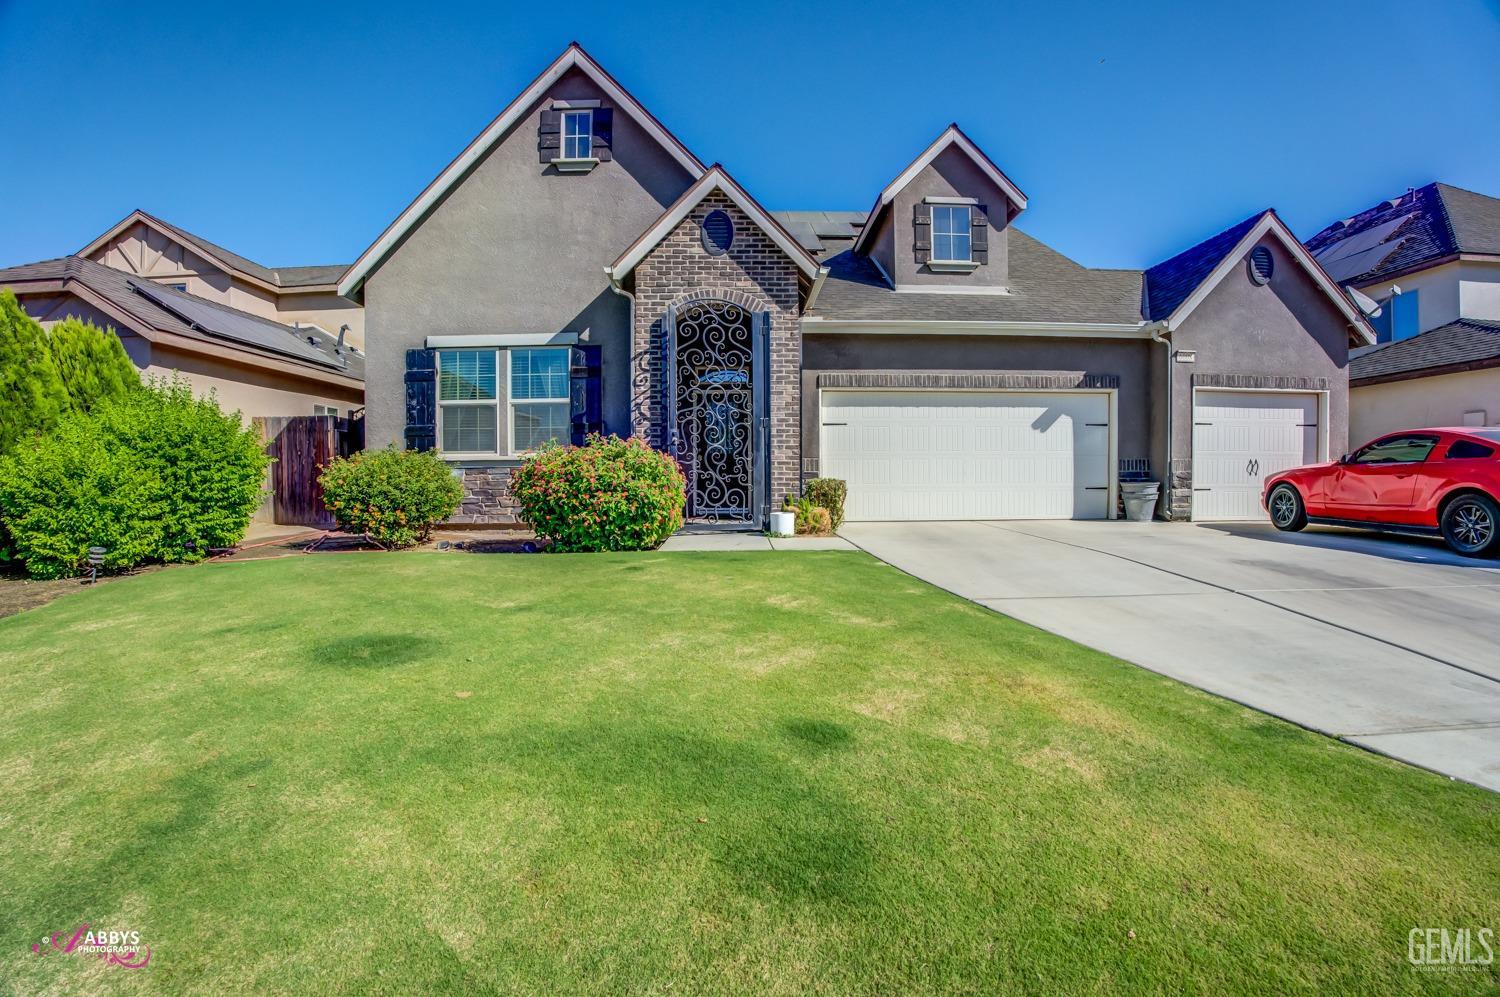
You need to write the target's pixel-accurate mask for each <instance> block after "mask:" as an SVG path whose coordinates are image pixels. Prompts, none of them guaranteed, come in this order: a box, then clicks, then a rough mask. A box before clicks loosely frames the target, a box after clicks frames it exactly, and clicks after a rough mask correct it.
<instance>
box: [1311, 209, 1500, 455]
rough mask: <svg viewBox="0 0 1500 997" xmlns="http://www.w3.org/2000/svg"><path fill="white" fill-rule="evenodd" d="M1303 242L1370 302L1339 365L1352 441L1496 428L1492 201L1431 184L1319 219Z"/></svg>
mask: <svg viewBox="0 0 1500 997" xmlns="http://www.w3.org/2000/svg"><path fill="white" fill-rule="evenodd" d="M1307 248H1308V249H1309V250H1310V251H1311V252H1312V253H1313V255H1314V256H1316V257H1317V259H1318V260H1319V261H1320V262H1321V263H1322V264H1323V266H1324V267H1325V268H1326V269H1327V270H1328V271H1329V273H1330V274H1331V275H1332V276H1333V277H1334V278H1335V279H1336V280H1337V281H1338V282H1339V283H1340V284H1343V285H1345V286H1348V287H1353V288H1355V289H1357V290H1358V291H1360V292H1361V293H1363V294H1365V295H1367V296H1368V297H1370V298H1372V299H1374V301H1375V302H1376V303H1377V304H1379V305H1380V307H1381V312H1380V314H1379V315H1378V316H1376V317H1375V318H1374V319H1373V320H1372V324H1373V325H1374V326H1375V328H1376V330H1377V333H1378V338H1379V343H1380V345H1378V346H1376V347H1374V348H1371V349H1366V350H1361V351H1356V353H1355V355H1354V358H1353V359H1352V360H1351V361H1350V365H1349V379H1350V381H1349V383H1350V397H1349V405H1350V424H1349V435H1350V439H1351V442H1353V443H1355V444H1360V443H1364V442H1366V441H1368V440H1370V439H1373V438H1374V437H1376V436H1379V435H1381V434H1382V433H1386V432H1390V431H1393V430H1401V429H1414V428H1420V427H1423V426H1495V425H1500V198H1494V197H1489V196H1486V195H1484V194H1476V193H1474V192H1473V191H1468V190H1462V189H1461V188H1458V187H1451V186H1449V185H1448V184H1444V183H1430V184H1428V185H1427V186H1425V187H1418V188H1416V189H1413V190H1409V191H1407V192H1406V193H1405V194H1402V195H1401V196H1400V197H1396V198H1392V199H1391V200H1388V201H1382V202H1380V203H1379V204H1377V205H1375V206H1374V207H1373V208H1370V209H1368V210H1366V211H1362V212H1360V213H1359V214H1357V215H1355V216H1354V217H1352V218H1346V219H1344V220H1343V221H1340V222H1337V223H1335V224H1333V225H1330V226H1328V227H1327V228H1325V229H1324V230H1323V231H1321V232H1319V233H1318V234H1317V235H1315V236H1313V237H1312V238H1311V239H1309V240H1308V242H1307Z"/></svg>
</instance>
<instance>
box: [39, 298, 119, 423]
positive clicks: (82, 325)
mask: <svg viewBox="0 0 1500 997" xmlns="http://www.w3.org/2000/svg"><path fill="white" fill-rule="evenodd" d="M47 348H48V350H49V352H51V354H52V360H53V362H54V363H55V364H56V365H57V373H58V375H59V376H60V377H61V378H62V383H63V390H64V391H66V392H67V395H68V406H69V408H71V409H72V410H73V411H75V412H89V411H92V410H93V409H95V408H97V407H98V406H99V405H101V404H103V403H104V402H106V401H109V400H110V399H114V398H123V397H124V396H125V395H128V394H130V393H131V392H132V391H138V390H139V389H140V387H141V375H140V374H139V373H138V372H137V371H136V367H135V364H134V363H132V362H131V360H130V357H129V356H127V355H126V353H125V347H124V345H123V344H121V342H120V337H119V336H118V335H116V334H115V331H114V330H113V329H101V328H99V327H98V326H97V325H94V324H93V323H92V322H84V321H81V320H79V319H76V318H66V319H63V320H62V321H61V322H59V323H57V324H56V325H54V326H53V327H52V328H51V329H50V330H49V331H48V333H47Z"/></svg>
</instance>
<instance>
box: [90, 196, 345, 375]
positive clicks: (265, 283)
mask: <svg viewBox="0 0 1500 997" xmlns="http://www.w3.org/2000/svg"><path fill="white" fill-rule="evenodd" d="M76 255H78V256H81V257H83V258H85V259H89V260H93V261H94V262H96V263H103V264H104V265H105V266H110V267H114V268H115V269H116V270H123V271H124V272H126V273H128V274H132V275H134V276H137V277H142V278H145V279H147V280H150V281H154V282H155V283H158V284H164V285H166V286H168V287H172V288H175V289H177V290H179V291H186V292H187V293H189V294H194V295H197V296H198V297H200V298H204V299H206V300H208V301H214V302H217V303H219V304H221V305H228V306H229V307H231V308H237V309H239V310H240V311H243V312H249V313H250V314H251V315H259V316H260V317H261V318H267V319H271V320H272V321H274V322H278V323H280V324H282V325H289V326H294V327H295V326H305V325H314V326H317V327H318V328H319V329H321V330H322V331H323V332H324V333H326V334H327V335H329V336H330V337H332V338H334V339H337V338H338V337H339V334H340V333H341V332H342V333H343V335H344V342H345V343H346V344H347V345H350V346H353V347H355V348H356V349H363V348H364V344H365V319H364V309H363V308H361V307H360V306H359V305H357V304H355V303H354V302H352V301H350V300H349V299H348V298H344V297H341V296H340V295H339V293H338V280H339V277H341V276H342V275H343V273H344V270H345V269H347V264H343V263H339V264H334V265H330V266H297V267H266V266H262V265H261V264H259V263H256V262H254V261H252V260H247V259H246V258H245V257H243V256H240V255H239V254H237V253H233V252H231V251H229V250H227V249H225V248H224V247H222V246H218V245H215V244H214V243H212V242H209V241H208V240H207V239H204V238H202V237H200V236H196V235H194V234H193V233H191V232H188V231H185V230H184V229H181V228H178V227H177V226H175V225H172V224H170V223H168V222H165V221H162V220H161V219H160V218H156V217H154V216H152V215H148V214H146V212H144V211H139V210H137V211H132V212H131V213H130V214H128V215H126V216H125V217H124V218H122V219H121V220H120V221H119V222H117V223H115V224H114V225H112V226H110V228H109V229H107V230H106V231H105V232H103V233H102V234H100V235H99V236H98V237H97V238H96V239H94V240H93V241H92V242H90V243H89V244H88V245H87V246H84V247H83V248H82V249H80V250H79V251H78V253H77V254H76Z"/></svg>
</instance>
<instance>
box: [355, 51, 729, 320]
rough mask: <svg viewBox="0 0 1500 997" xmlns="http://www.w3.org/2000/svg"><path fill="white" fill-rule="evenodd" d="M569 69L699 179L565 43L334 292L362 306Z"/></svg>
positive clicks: (672, 140)
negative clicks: (406, 247)
mask: <svg viewBox="0 0 1500 997" xmlns="http://www.w3.org/2000/svg"><path fill="white" fill-rule="evenodd" d="M573 68H577V69H579V70H581V71H582V72H584V73H586V74H587V75H588V76H589V77H590V78H592V79H593V80H594V82H595V83H596V84H598V85H599V87H600V88H601V89H603V90H604V91H605V93H607V94H609V96H610V98H611V99H612V100H614V102H615V105H616V106H617V107H619V108H620V109H621V110H623V111H625V112H626V113H627V114H630V115H631V116H632V117H634V118H635V119H636V120H637V122H638V123H639V124H640V125H641V126H642V127H643V128H644V129H645V130H646V132H647V133H648V134H650V135H651V136H652V138H654V139H656V141H657V142H658V143H659V144H660V145H661V146H662V147H663V148H664V149H666V151H667V153H668V154H669V155H670V156H672V158H673V159H674V160H676V161H677V163H678V164H679V165H681V166H682V167H683V169H684V170H686V171H687V173H688V175H689V176H691V177H692V178H693V179H694V180H697V179H699V178H700V177H702V176H703V174H704V172H705V167H704V165H703V163H702V162H701V161H700V160H699V159H698V157H697V156H695V155H693V153H692V152H691V151H689V149H688V147H687V146H685V145H683V144H682V142H681V141H679V140H678V139H677V137H676V136H675V135H673V134H672V133H671V132H669V131H667V129H666V127H665V126H664V125H662V123H661V122H660V121H658V120H657V119H656V118H655V116H653V115H652V114H651V112H649V111H647V110H646V108H645V107H644V106H642V105H641V103H640V102H639V101H637V100H636V99H635V98H634V97H633V96H631V94H630V92H629V91H627V90H626V89H625V88H624V87H622V86H621V85H620V84H619V82H617V81H616V80H615V78H614V77H612V76H610V75H609V73H608V72H606V71H605V70H604V67H602V66H600V65H599V64H598V63H597V62H595V61H594V59H593V58H592V57H591V56H590V55H589V54H588V53H587V52H585V51H584V50H583V47H582V46H580V45H579V44H578V43H577V42H573V43H571V44H569V45H568V47H567V48H566V49H565V50H564V51H563V53H562V55H560V56H558V57H557V58H556V59H554V60H553V61H552V63H551V64H550V65H549V66H548V67H547V68H546V69H544V70H542V72H541V74H540V75H539V76H537V77H536V79H534V80H532V82H531V83H530V85H528V86H527V87H526V89H525V90H522V91H521V93H520V94H519V95H518V96H517V97H516V98H515V99H514V100H512V101H511V102H510V103H509V104H507V105H506V106H505V108H504V109H503V110H502V111H501V112H500V113H499V114H498V115H496V116H495V118H494V120H492V121H491V122H490V123H489V124H488V125H486V126H485V127H484V129H483V130H482V131H481V132H480V133H479V134H478V135H476V136H475V137H474V139H473V141H471V142H470V143H469V144H468V145H467V146H465V147H464V150H463V151H462V152H460V153H459V154H458V156H457V157H455V158H454V159H453V161H452V162H450V163H449V164H448V165H447V166H446V167H444V168H443V170H442V172H440V173H439V174H438V175H437V177H435V178H434V179H433V181H432V182H431V183H429V184H428V185H427V186H426V187H425V188H423V190H422V192H421V193H420V194H418V195H417V197H416V199H415V200H413V201H412V202H411V203H410V204H409V205H407V207H406V209H405V210H404V211H402V212H401V213H400V214H399V215H397V216H396V218H395V220H394V221H392V222H391V224H390V225H388V226H386V228H385V231H383V232H381V234H380V235H379V237H378V238H376V240H375V241H374V242H373V243H371V245H370V247H369V248H368V249H366V250H365V251H364V252H363V253H362V254H360V257H359V259H357V260H355V261H354V263H353V264H351V265H350V267H349V269H348V270H346V271H345V272H344V276H343V277H341V278H340V279H339V282H338V287H337V290H338V293H339V294H340V295H342V296H343V297H346V298H349V299H350V300H352V301H356V302H359V303H363V300H364V297H363V293H362V289H363V287H364V283H365V281H366V280H367V279H369V277H370V275H371V274H372V273H373V272H374V271H375V270H376V269H378V268H379V266H380V264H382V263H383V262H384V261H385V258H386V257H387V256H388V255H390V253H391V252H393V251H394V250H395V249H396V247H397V246H398V245H399V244H400V243H401V241H402V240H403V239H404V238H405V237H406V235H407V233H408V232H410V231H411V229H413V228H415V227H416V225H417V224H419V223H420V222H421V220H422V219H423V218H425V217H426V216H427V213H428V212H429V211H431V210H432V209H433V208H434V207H436V205H437V203H438V202H439V201H441V200H442V198H443V197H444V196H445V195H446V194H447V193H448V191H449V190H451V189H452V188H453V187H454V186H456V185H457V184H458V183H459V182H460V181H461V179H462V178H463V177H464V176H465V175H466V174H467V173H468V171H469V170H470V169H472V168H473V167H474V166H475V165H476V164H477V163H478V162H479V160H480V159H481V158H483V157H484V156H485V155H486V154H487V153H488V152H489V150H490V149H491V148H493V147H494V145H495V143H497V142H499V141H500V140H501V139H502V138H503V137H504V136H505V134H506V133H507V132H508V131H510V129H511V128H512V127H513V126H514V125H515V124H516V123H517V122H518V121H519V120H520V118H521V115H522V114H524V113H525V111H526V109H527V108H529V107H530V106H531V105H532V104H534V103H536V101H538V100H540V99H541V97H542V94H543V93H545V92H546V90H547V88H548V87H550V86H551V85H552V84H553V83H555V82H557V80H559V79H560V78H561V77H562V75H563V74H564V73H566V72H567V71H568V70H570V69H573Z"/></svg>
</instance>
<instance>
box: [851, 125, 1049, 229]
mask: <svg viewBox="0 0 1500 997" xmlns="http://www.w3.org/2000/svg"><path fill="white" fill-rule="evenodd" d="M949 146H953V147H955V148H957V149H958V150H959V151H960V152H962V153H963V154H964V155H966V156H968V157H969V158H970V159H972V160H973V161H974V163H975V165H976V166H978V167H979V168H980V170H982V171H983V172H984V174H985V176H987V177H989V178H990V180H991V182H993V183H994V184H995V186H997V187H999V188H1000V189H1001V190H1002V191H1004V192H1005V196H1006V197H1008V198H1010V200H1011V202H1012V203H1013V204H1015V206H1016V211H1017V212H1018V213H1019V212H1022V211H1025V210H1026V195H1025V194H1023V193H1021V188H1019V187H1017V186H1016V185H1015V184H1013V183H1011V180H1010V177H1008V176H1006V175H1005V174H1004V173H1003V172H1002V171H1001V169H1000V167H998V166H996V165H995V164H994V163H993V162H991V161H990V157H988V156H986V155H985V154H984V153H983V152H981V151H980V149H979V146H977V145H975V144H974V142H973V140H972V139H970V138H969V136H967V135H965V134H964V133H963V130H962V129H960V128H959V127H958V125H957V124H956V123H955V124H951V125H949V126H948V127H947V128H944V129H943V133H942V134H941V135H939V136H938V137H937V138H936V139H934V140H933V143H932V144H931V145H929V146H928V147H927V148H926V149H925V150H923V152H922V154H921V155H920V156H918V157H917V158H916V159H914V160H912V161H911V164H910V165H908V166H907V167H906V169H904V170H902V171H901V174H900V175H899V176H897V177H896V179H894V180H892V181H891V182H890V183H888V184H886V187H885V190H882V191H881V192H880V196H879V197H877V198H876V199H875V206H874V207H872V208H871V209H870V213H869V222H868V223H867V224H866V225H865V229H864V231H863V232H861V233H860V234H859V238H858V239H856V240H855V243H854V249H855V251H856V252H864V251H865V249H866V242H867V240H868V239H869V235H870V233H871V232H873V231H874V230H875V223H876V222H877V221H879V220H880V213H881V212H882V211H884V210H885V209H886V208H887V207H889V206H890V203H891V202H892V201H893V200H895V199H896V195H897V194H899V193H901V191H902V190H903V189H905V187H906V185H907V184H909V183H911V182H912V181H913V180H915V179H916V178H917V176H918V175H919V174H920V173H921V172H922V171H923V170H925V169H926V168H927V167H928V165H929V164H931V163H932V161H933V160H934V159H936V158H937V157H938V155H939V154H940V153H942V152H943V150H945V149H947V148H948V147H949Z"/></svg>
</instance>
